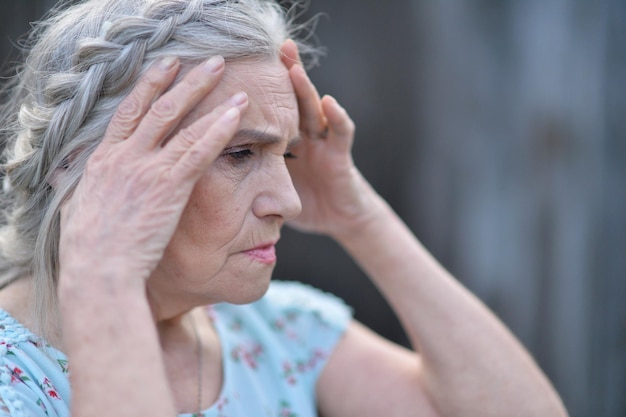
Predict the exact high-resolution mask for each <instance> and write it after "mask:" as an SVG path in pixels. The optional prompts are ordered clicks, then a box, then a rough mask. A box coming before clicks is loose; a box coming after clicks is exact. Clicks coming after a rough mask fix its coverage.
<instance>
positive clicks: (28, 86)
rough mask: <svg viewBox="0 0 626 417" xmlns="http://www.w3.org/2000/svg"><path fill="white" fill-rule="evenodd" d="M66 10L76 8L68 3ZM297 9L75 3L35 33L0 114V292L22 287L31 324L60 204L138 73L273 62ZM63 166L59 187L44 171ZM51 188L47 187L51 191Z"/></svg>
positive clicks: (50, 267) (43, 308) (172, 2)
mask: <svg viewBox="0 0 626 417" xmlns="http://www.w3.org/2000/svg"><path fill="white" fill-rule="evenodd" d="M74 3H75V2H74ZM296 5H297V4H296V3H293V4H292V7H291V8H289V9H286V8H285V7H281V6H280V5H278V4H277V3H276V2H274V1H272V0H86V1H82V2H79V3H78V4H74V5H71V4H70V5H66V6H63V4H61V5H60V6H58V7H57V8H55V9H53V10H52V11H51V12H50V14H49V15H48V16H47V17H46V18H45V19H44V20H43V21H42V22H39V23H38V24H37V25H35V27H34V29H33V30H32V31H31V33H30V36H29V38H28V40H27V42H28V44H29V45H30V46H29V47H27V54H26V57H25V61H24V64H23V65H22V66H20V67H19V68H18V70H17V75H16V76H15V77H14V78H13V79H12V81H11V85H10V86H9V87H10V96H9V100H8V102H7V103H6V104H5V105H4V106H3V108H2V109H1V115H2V120H3V124H4V126H3V127H2V129H1V130H0V146H2V147H3V148H4V151H3V153H2V165H1V170H2V171H1V174H0V175H2V179H3V187H2V191H1V192H2V197H1V198H0V201H1V203H0V204H1V205H2V207H1V208H2V212H3V216H2V219H1V220H0V287H3V286H6V285H8V284H9V283H11V282H12V281H14V280H16V279H18V278H20V277H24V276H29V277H31V279H32V280H33V287H34V289H35V291H34V297H35V302H34V303H33V304H34V305H33V307H34V309H35V310H34V311H33V313H34V321H35V323H38V325H39V327H40V328H39V329H38V331H39V332H41V333H43V334H44V335H46V334H50V333H51V332H55V331H57V330H58V329H55V328H54V326H55V323H56V322H57V320H56V308H57V306H56V303H57V300H56V280H57V275H58V243H59V233H60V215H59V212H60V207H61V204H62V203H63V201H64V200H65V199H66V198H67V197H68V196H69V195H70V194H71V192H72V191H73V190H74V188H75V187H76V185H77V184H78V181H79V180H80V177H81V175H82V172H83V169H84V167H85V163H86V161H87V159H88V157H89V156H90V155H91V153H92V152H93V151H94V149H95V148H96V147H97V146H98V144H99V142H100V140H101V139H102V137H103V136H104V133H105V130H106V127H107V125H108V123H109V121H110V120H111V118H112V116H113V114H114V112H115V110H116V108H117V106H118V105H119V103H120V102H121V101H122V100H123V98H124V97H125V96H126V95H127V94H128V93H129V92H130V90H131V89H132V88H133V86H134V85H135V84H136V83H137V80H138V79H139V77H140V76H141V75H142V74H143V73H144V72H145V71H146V70H147V69H148V68H149V67H150V66H151V65H152V64H153V63H154V62H155V61H157V60H159V59H160V58H162V57H165V56H177V57H179V59H180V61H181V63H182V64H183V65H192V64H195V63H199V62H201V61H203V60H205V59H206V58H208V57H210V56H213V55H222V56H224V58H225V59H226V60H227V61H228V60H240V59H255V58H258V59H263V58H267V57H272V56H274V57H276V56H278V54H279V50H280V46H281V45H282V43H283V42H284V41H285V40H286V39H287V38H290V37H291V38H294V39H295V40H296V41H297V42H298V43H299V46H300V49H301V51H302V52H304V54H308V55H310V56H311V57H312V58H313V60H315V58H316V57H317V56H319V54H318V52H319V51H318V50H316V49H315V48H313V47H311V46H309V45H308V44H307V43H306V42H304V41H298V37H299V34H300V33H302V30H303V29H305V28H306V26H304V25H300V26H299V25H296V24H295V23H294V18H295V17H296V16H295V13H293V11H294V10H295V9H296V8H295V7H294V6H296ZM59 169H64V170H65V172H66V174H65V175H63V176H62V178H63V180H62V181H60V182H57V181H56V180H55V172H57V171H58V170H59ZM52 184H54V186H52Z"/></svg>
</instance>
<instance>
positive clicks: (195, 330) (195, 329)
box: [191, 313, 202, 417]
mask: <svg viewBox="0 0 626 417" xmlns="http://www.w3.org/2000/svg"><path fill="white" fill-rule="evenodd" d="M191 327H192V328H193V334H194V336H195V337H196V354H197V355H198V414H197V415H198V417H201V416H202V339H200V333H199V332H198V327H197V326H196V319H195V317H194V316H193V313H192V314H191Z"/></svg>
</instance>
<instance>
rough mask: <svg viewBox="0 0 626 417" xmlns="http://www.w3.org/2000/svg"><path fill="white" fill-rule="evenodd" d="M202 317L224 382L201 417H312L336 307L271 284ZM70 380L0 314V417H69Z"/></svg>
mask: <svg viewBox="0 0 626 417" xmlns="http://www.w3.org/2000/svg"><path fill="white" fill-rule="evenodd" d="M206 312H207V314H208V315H209V317H210V318H211V320H212V321H213V323H214V325H215V328H216V330H217V332H218V334H219V336H220V340H221V344H222V353H223V362H222V363H223V372H224V380H223V386H222V390H221V392H220V395H219V398H218V400H217V402H216V403H215V404H213V406H211V407H210V408H209V409H207V410H205V411H204V412H203V413H202V416H203V417H250V416H254V417H314V416H317V411H316V398H315V385H316V381H317V379H318V377H319V375H320V373H321V371H322V369H323V367H324V365H325V364H326V362H327V360H328V358H329V356H330V354H331V353H332V351H333V349H334V347H335V346H336V344H337V342H338V341H339V339H340V337H341V335H342V334H343V333H344V331H345V330H346V328H347V326H348V324H349V322H350V319H351V310H350V309H349V308H348V307H347V306H346V305H345V304H344V303H343V302H342V301H341V300H339V299H338V298H336V297H334V296H332V295H329V294H326V293H323V292H321V291H319V290H316V289H313V288H311V287H308V286H305V285H303V284H299V283H295V282H272V284H271V285H270V289H269V291H268V293H267V294H266V295H265V296H264V297H263V298H262V299H260V300H259V301H257V302H255V303H252V304H248V305H243V306H236V305H231V304H217V305H214V306H211V307H207V308H206ZM112 343H115V341H112ZM69 372H70V370H69V365H68V362H67V358H66V356H65V355H64V354H63V353H62V352H59V351H58V350H56V349H54V348H52V347H50V346H49V345H48V344H47V343H46V342H45V341H44V340H42V339H41V338H39V337H37V336H35V335H34V334H33V333H32V332H30V331H29V330H28V329H26V328H25V327H23V326H22V325H21V324H20V323H18V322H17V321H16V320H15V319H14V318H13V317H11V316H10V315H9V314H8V313H6V312H5V311H2V310H0V416H1V417H5V416H12V417H31V416H33V417H46V416H48V417H66V416H70V412H69V404H70V393H71V389H70V384H69V378H68V377H69ZM102 389H103V390H106V386H103V387H102ZM137 389H141V387H137ZM119 400H122V401H123V399H119ZM102 415H107V413H106V410H103V412H102ZM181 416H184V417H192V414H181Z"/></svg>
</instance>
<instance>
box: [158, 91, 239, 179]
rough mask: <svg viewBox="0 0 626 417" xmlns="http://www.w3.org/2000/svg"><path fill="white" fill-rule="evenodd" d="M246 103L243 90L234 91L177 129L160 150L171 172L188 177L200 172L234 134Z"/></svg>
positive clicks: (218, 153)
mask: <svg viewBox="0 0 626 417" xmlns="http://www.w3.org/2000/svg"><path fill="white" fill-rule="evenodd" d="M247 106H248V96H247V94H246V93H244V92H241V93H237V94H235V95H233V96H232V97H231V98H230V99H228V100H227V101H226V102H225V103H223V104H221V105H220V106H218V107H217V108H215V109H214V110H213V111H212V112H210V113H208V114H207V115H205V116H203V117H201V118H200V119H198V120H197V121H196V122H194V123H193V124H192V125H190V126H188V127H186V128H184V129H181V131H180V132H178V134H177V135H176V136H175V137H174V138H172V140H171V141H170V142H169V143H168V145H167V146H166V148H165V152H164V154H166V155H167V156H166V157H167V158H169V159H170V161H171V162H172V163H173V165H174V168H173V170H172V172H173V175H176V176H178V177H181V178H189V177H190V176H192V177H193V176H194V175H196V176H197V175H199V174H201V173H202V172H204V171H205V170H206V168H207V167H208V166H209V165H210V164H211V163H212V162H213V161H214V160H215V159H216V158H217V157H218V156H219V155H220V153H221V152H222V150H223V149H224V148H225V147H226V144H227V143H228V141H229V140H230V139H231V138H232V136H233V135H234V134H235V129H236V128H237V126H238V124H239V118H240V114H241V113H242V112H244V111H245V110H246V108H247ZM233 123H235V125H234V126H232V124H233Z"/></svg>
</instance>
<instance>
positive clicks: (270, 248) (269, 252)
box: [244, 244, 276, 265]
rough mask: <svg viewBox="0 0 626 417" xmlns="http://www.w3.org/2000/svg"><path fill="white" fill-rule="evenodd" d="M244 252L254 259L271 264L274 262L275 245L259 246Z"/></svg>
mask: <svg viewBox="0 0 626 417" xmlns="http://www.w3.org/2000/svg"><path fill="white" fill-rule="evenodd" d="M244 253H245V254H246V255H248V256H250V257H251V258H252V259H254V260H255V261H258V262H261V263H263V264H266V265H271V264H273V263H275V262H276V247H275V246H274V245H273V244H272V245H266V246H259V247H256V248H253V249H250V250H247V251H244Z"/></svg>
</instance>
